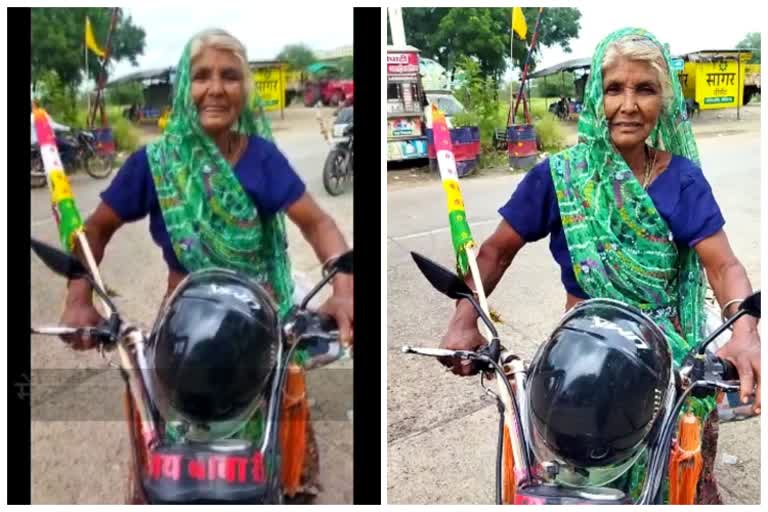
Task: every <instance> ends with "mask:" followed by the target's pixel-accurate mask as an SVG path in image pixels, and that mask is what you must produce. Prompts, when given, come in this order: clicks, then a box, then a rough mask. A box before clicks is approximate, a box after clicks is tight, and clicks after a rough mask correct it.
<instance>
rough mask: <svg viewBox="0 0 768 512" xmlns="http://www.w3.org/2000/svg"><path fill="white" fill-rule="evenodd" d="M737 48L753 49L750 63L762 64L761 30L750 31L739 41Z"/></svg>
mask: <svg viewBox="0 0 768 512" xmlns="http://www.w3.org/2000/svg"><path fill="white" fill-rule="evenodd" d="M736 48H749V49H751V50H752V59H751V60H750V61H749V62H750V64H760V32H749V33H748V34H747V35H746V36H744V39H742V40H741V41H739V44H737V45H736Z"/></svg>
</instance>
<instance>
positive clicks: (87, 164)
mask: <svg viewBox="0 0 768 512" xmlns="http://www.w3.org/2000/svg"><path fill="white" fill-rule="evenodd" d="M55 135H56V146H57V147H58V149H59V156H60V157H61V163H62V164H63V165H64V170H65V172H67V173H70V172H72V171H74V170H75V169H84V170H85V172H87V173H88V174H89V175H90V176H91V177H93V178H97V179H102V178H106V177H107V176H109V175H110V174H111V173H112V170H113V169H114V166H115V156H114V154H110V155H103V154H99V152H98V151H97V149H96V137H95V136H94V135H93V134H92V133H91V132H89V131H83V130H75V131H74V132H71V133H70V132H68V131H64V130H55ZM30 155H31V177H32V188H39V187H43V186H45V184H46V182H47V181H46V176H45V168H44V167H43V159H42V157H41V155H40V146H39V145H38V144H36V143H35V144H31V147H30Z"/></svg>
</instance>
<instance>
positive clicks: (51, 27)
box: [31, 7, 146, 90]
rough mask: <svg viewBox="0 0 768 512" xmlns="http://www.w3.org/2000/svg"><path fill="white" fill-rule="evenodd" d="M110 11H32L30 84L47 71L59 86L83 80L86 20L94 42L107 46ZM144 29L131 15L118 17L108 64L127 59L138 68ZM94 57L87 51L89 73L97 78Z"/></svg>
mask: <svg viewBox="0 0 768 512" xmlns="http://www.w3.org/2000/svg"><path fill="white" fill-rule="evenodd" d="M111 13H112V10H111V9H108V8H99V7H88V8H58V7H57V8H49V7H46V8H35V9H32V13H31V21H32V26H31V42H32V46H31V50H32V51H31V58H32V85H33V88H34V89H35V90H36V89H37V85H38V83H39V82H40V80H41V78H42V77H43V75H44V74H45V73H46V72H49V71H55V72H56V75H57V76H58V79H59V81H60V82H61V84H63V85H65V86H67V87H76V86H77V85H78V84H80V82H81V81H82V80H83V78H85V54H84V49H85V17H86V16H88V17H89V18H90V20H91V26H92V28H93V33H94V36H95V38H96V41H97V43H98V44H99V45H100V46H101V47H102V48H105V47H106V42H107V33H108V32H109V26H110V21H111ZM145 35H146V34H145V32H144V29H142V28H141V27H138V26H136V25H134V24H133V21H132V20H131V17H130V16H120V17H119V18H118V21H117V24H116V27H115V32H114V33H113V34H112V41H111V54H110V61H120V60H123V59H128V60H129V61H130V62H131V64H133V65H137V61H136V57H137V56H138V55H141V54H143V53H144V45H145V41H144V39H145ZM97 59H98V58H97V57H96V56H95V55H93V53H90V52H89V55H88V62H89V65H88V73H89V75H90V78H93V79H96V78H97V77H98V72H99V66H98V64H97Z"/></svg>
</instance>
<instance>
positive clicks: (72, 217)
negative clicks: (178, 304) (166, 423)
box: [32, 102, 156, 441]
mask: <svg viewBox="0 0 768 512" xmlns="http://www.w3.org/2000/svg"><path fill="white" fill-rule="evenodd" d="M32 115H33V123H34V127H35V133H36V134H37V141H38V144H39V145H40V156H41V157H42V160H43V167H44V168H45V175H46V177H47V178H48V187H49V188H50V191H51V201H52V206H53V216H54V218H55V219H56V224H57V225H58V227H59V236H60V237H61V243H62V245H63V246H64V250H65V251H67V252H70V253H71V252H72V251H74V249H75V243H76V242H77V243H79V245H80V249H81V250H82V252H83V255H84V256H85V259H86V262H87V264H88V267H89V270H90V272H91V275H92V276H93V279H94V281H95V282H96V284H97V285H98V286H99V287H100V288H101V289H102V290H106V287H105V286H104V283H103V282H102V280H101V275H100V274H99V267H98V265H97V264H96V259H95V258H94V257H93V252H92V251H91V247H90V245H88V238H86V236H85V228H84V226H83V221H82V218H81V217H80V212H79V211H78V209H77V204H75V197H74V195H73V194H72V187H71V186H70V185H69V180H68V179H67V175H66V174H65V172H64V166H63V165H62V163H61V158H60V157H59V150H58V148H57V147H56V138H55V137H54V135H53V129H52V128H51V124H50V118H49V117H48V113H47V112H46V111H45V110H44V109H42V108H39V107H38V106H37V105H35V104H34V102H33V103H32ZM101 304H102V306H103V308H104V311H105V312H106V314H107V316H110V315H111V314H112V309H111V308H110V307H109V304H107V302H106V301H105V300H103V299H102V300H101ZM134 346H135V347H136V359H137V361H138V364H139V368H140V369H145V368H147V365H146V357H145V355H144V352H143V348H142V347H141V344H134ZM117 351H118V354H119V356H120V360H121V363H122V364H121V366H122V369H123V370H125V371H126V372H127V374H128V379H129V386H130V387H131V394H132V395H133V397H134V399H135V400H136V405H137V408H138V411H139V414H140V416H141V419H142V428H143V430H144V435H145V439H149V440H150V441H152V440H154V439H155V432H156V431H155V427H154V422H153V421H152V418H151V414H150V413H149V407H148V405H147V404H148V402H147V401H146V400H145V399H144V397H146V392H145V389H144V386H143V384H142V383H141V380H140V379H139V378H138V375H137V373H136V371H135V368H134V366H135V365H134V364H133V360H132V358H131V356H130V355H129V353H128V351H127V350H126V348H125V347H124V346H123V345H122V344H120V343H118V344H117Z"/></svg>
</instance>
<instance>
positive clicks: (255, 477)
mask: <svg viewBox="0 0 768 512" xmlns="http://www.w3.org/2000/svg"><path fill="white" fill-rule="evenodd" d="M31 245H32V249H33V251H34V252H35V254H36V255H37V256H38V257H39V258H40V259H41V260H42V261H43V262H44V263H45V265H46V266H47V267H48V268H49V269H51V270H52V271H53V272H55V273H56V274H59V275H61V276H64V277H67V278H69V279H77V278H85V279H87V280H88V281H89V282H90V283H91V285H92V286H93V289H94V292H95V293H96V295H98V296H99V297H100V298H101V299H102V301H103V303H104V304H105V305H106V307H107V310H108V320H107V321H106V322H105V323H104V324H103V325H100V326H97V327H87V328H73V327H64V326H46V327H33V328H31V333H32V334H39V335H50V336H62V335H70V334H71V335H77V336H90V337H91V338H92V339H96V340H97V341H98V344H99V352H100V353H101V354H102V356H103V357H104V355H105V353H107V352H112V351H117V353H118V354H119V359H120V362H119V364H118V363H113V362H111V361H110V364H111V365H112V366H116V367H118V368H120V370H121V372H120V373H121V375H122V377H123V380H124V381H125V385H126V393H125V404H126V420H127V422H128V429H129V439H130V442H131V444H132V449H131V452H132V454H133V464H132V468H131V470H130V471H131V473H130V476H131V486H132V489H130V492H131V494H132V496H131V498H132V499H133V500H135V502H137V503H150V504H160V503H162V504H171V503H181V504H195V503H219V504H280V503H283V502H284V500H285V499H286V495H288V496H290V495H291V494H290V493H288V492H286V488H285V485H284V481H283V479H284V478H285V475H284V474H283V471H282V470H283V466H284V465H285V464H286V460H285V458H284V452H283V450H284V446H283V442H284V441H281V439H282V438H283V435H284V432H283V430H285V429H284V426H283V425H282V424H281V421H280V418H281V409H282V408H283V407H285V405H284V404H283V398H284V393H285V396H286V397H287V396H288V393H287V392H286V389H289V388H290V386H291V385H292V384H291V383H292V382H294V381H292V380H291V378H290V376H289V375H288V374H290V373H291V372H292V369H291V368H292V367H291V366H289V362H290V361H292V356H293V355H294V352H295V351H296V350H297V349H298V348H301V349H304V350H306V353H307V354H309V359H310V360H309V362H308V363H306V364H305V366H304V367H305V369H313V368H318V367H320V366H325V365H327V364H329V363H331V362H333V361H336V360H338V359H340V358H342V357H344V356H345V355H349V352H347V349H346V348H345V347H343V346H342V345H341V343H340V341H339V333H338V329H337V327H336V323H335V321H334V319H333V318H331V317H329V316H326V315H322V314H320V313H316V312H313V311H310V310H308V309H307V305H308V304H309V302H310V301H311V300H312V298H313V297H314V296H315V295H316V294H317V293H318V292H319V291H320V290H321V289H322V288H323V287H324V286H325V285H326V284H327V283H329V282H330V281H331V279H333V277H334V276H335V275H336V274H338V273H346V274H351V273H352V271H353V261H352V251H351V250H350V251H348V252H347V253H345V254H343V255H341V256H339V257H338V258H336V259H334V260H332V261H330V262H328V263H327V264H326V265H325V266H324V267H323V277H322V279H321V280H320V282H319V283H317V284H316V285H315V286H314V288H312V290H311V291H309V293H308V294H307V295H306V296H305V297H304V300H303V301H302V302H301V303H300V305H298V306H296V307H294V309H293V310H292V311H291V312H290V313H289V314H288V315H287V316H286V318H285V319H284V321H283V323H282V325H281V329H280V331H281V333H280V335H281V339H280V340H279V343H278V344H277V358H276V364H275V366H274V368H273V370H272V373H271V375H270V377H269V379H270V380H269V381H268V383H267V385H266V388H265V389H266V390H267V391H266V392H265V394H266V395H267V401H266V406H265V407H266V412H265V414H264V417H265V422H264V431H263V435H262V436H261V441H260V442H259V443H258V444H257V443H254V442H252V441H249V440H241V439H217V440H212V441H193V440H188V439H185V440H182V441H180V442H169V441H166V440H164V439H163V434H162V433H163V432H164V430H165V422H164V420H163V418H162V417H161V416H160V415H159V413H158V408H157V405H156V404H157V401H156V400H155V399H154V394H153V391H152V384H151V383H152V377H151V375H150V372H151V371H152V368H150V366H149V364H148V362H147V361H148V358H147V355H146V354H147V348H148V342H149V339H148V337H147V335H146V334H145V333H143V332H142V331H141V330H140V329H138V328H137V327H136V326H134V325H132V324H130V323H128V322H126V321H125V320H124V319H123V318H122V316H121V315H120V313H119V312H118V310H117V308H116V307H115V305H114V304H113V303H112V301H111V300H110V298H109V295H108V294H107V292H106V291H105V290H104V289H103V288H102V287H100V286H99V285H98V284H97V279H95V278H94V276H93V275H92V274H91V273H90V272H89V271H88V270H86V268H85V267H84V265H83V264H82V263H80V261H79V260H77V259H76V258H74V257H72V256H70V255H69V254H67V253H64V252H62V251H60V250H58V249H56V248H54V247H51V246H49V245H47V244H44V243H42V242H40V241H37V240H34V239H33V240H32V241H31ZM192 275H194V273H193V274H190V276H192ZM213 286H214V287H215V286H217V285H215V284H213ZM105 358H106V357H105ZM291 393H295V391H292V392H291ZM291 396H293V395H291ZM291 399H292V400H293V399H294V398H291ZM288 462H290V461H288Z"/></svg>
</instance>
